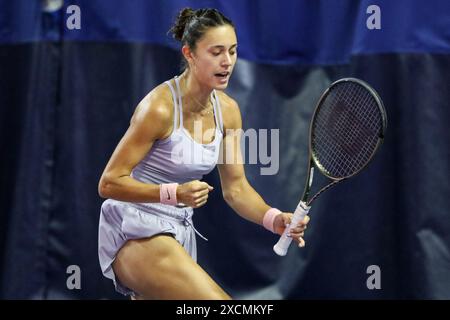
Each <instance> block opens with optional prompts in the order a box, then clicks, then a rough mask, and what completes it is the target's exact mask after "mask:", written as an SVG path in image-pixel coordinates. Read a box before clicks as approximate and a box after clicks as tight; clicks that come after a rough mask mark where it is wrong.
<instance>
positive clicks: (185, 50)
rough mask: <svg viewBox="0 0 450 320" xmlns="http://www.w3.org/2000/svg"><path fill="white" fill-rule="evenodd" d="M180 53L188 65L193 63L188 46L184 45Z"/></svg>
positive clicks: (191, 53)
mask: <svg viewBox="0 0 450 320" xmlns="http://www.w3.org/2000/svg"><path fill="white" fill-rule="evenodd" d="M181 52H182V53H183V56H184V58H185V59H186V60H187V62H188V63H189V64H191V63H193V52H192V51H191V48H190V47H189V46H187V45H184V46H183V47H182V48H181Z"/></svg>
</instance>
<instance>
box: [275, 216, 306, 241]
mask: <svg viewBox="0 0 450 320" xmlns="http://www.w3.org/2000/svg"><path fill="white" fill-rule="evenodd" d="M292 216H293V214H292V213H290V212H283V213H282V214H279V215H278V216H276V218H275V220H274V221H273V227H274V230H275V232H276V233H278V234H279V235H281V234H283V232H284V229H286V225H289V224H290V223H291V220H292ZM308 222H309V216H305V218H304V219H303V221H300V222H299V223H298V224H297V225H296V226H292V228H291V231H290V236H291V238H292V240H294V241H295V242H297V244H298V246H299V247H304V246H305V240H304V239H303V237H304V235H305V230H306V228H307V224H308Z"/></svg>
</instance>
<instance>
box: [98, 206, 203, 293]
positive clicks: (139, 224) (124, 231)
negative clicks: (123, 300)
mask: <svg viewBox="0 0 450 320" xmlns="http://www.w3.org/2000/svg"><path fill="white" fill-rule="evenodd" d="M193 213H194V210H193V209H192V208H190V207H185V208H177V207H174V206H169V205H165V204H160V203H131V202H122V201H117V200H112V199H108V200H106V201H105V202H103V204H102V208H101V211H100V222H99V234H98V256H99V260H100V266H101V268H102V272H103V275H104V276H105V277H107V278H109V279H111V280H113V282H114V286H115V288H116V291H118V292H120V293H122V294H124V295H134V292H133V291H132V290H131V289H129V288H127V287H125V286H124V285H122V284H120V282H119V281H118V279H116V277H115V275H114V271H113V269H112V263H113V261H114V259H115V258H116V254H117V252H118V251H119V249H120V248H121V247H122V246H123V245H124V244H125V242H126V241H127V240H130V239H141V238H147V237H151V236H154V235H157V234H161V233H170V234H172V235H173V236H174V238H175V239H176V240H177V241H178V242H179V243H180V244H181V245H182V246H183V247H184V249H185V250H186V251H187V252H188V254H189V255H190V256H191V257H192V258H193V259H194V261H197V244H196V239H195V233H197V234H198V235H199V236H200V237H202V238H204V237H203V236H202V235H201V234H200V233H199V232H198V231H197V230H196V229H195V228H194V225H193V223H192V215H193ZM204 239H205V240H206V238H204Z"/></svg>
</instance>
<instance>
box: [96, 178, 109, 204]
mask: <svg viewBox="0 0 450 320" xmlns="http://www.w3.org/2000/svg"><path fill="white" fill-rule="evenodd" d="M109 186H110V183H109V182H108V179H107V178H105V177H103V176H102V177H101V179H100V181H99V183H98V195H99V196H100V197H101V198H103V199H106V198H109V189H110V188H109Z"/></svg>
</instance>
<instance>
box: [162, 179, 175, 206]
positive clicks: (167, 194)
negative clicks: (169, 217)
mask: <svg viewBox="0 0 450 320" xmlns="http://www.w3.org/2000/svg"><path fill="white" fill-rule="evenodd" d="M177 187H178V183H163V184H161V185H160V186H159V200H160V202H161V203H162V204H168V205H171V206H176V205H177V204H178V201H177Z"/></svg>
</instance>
